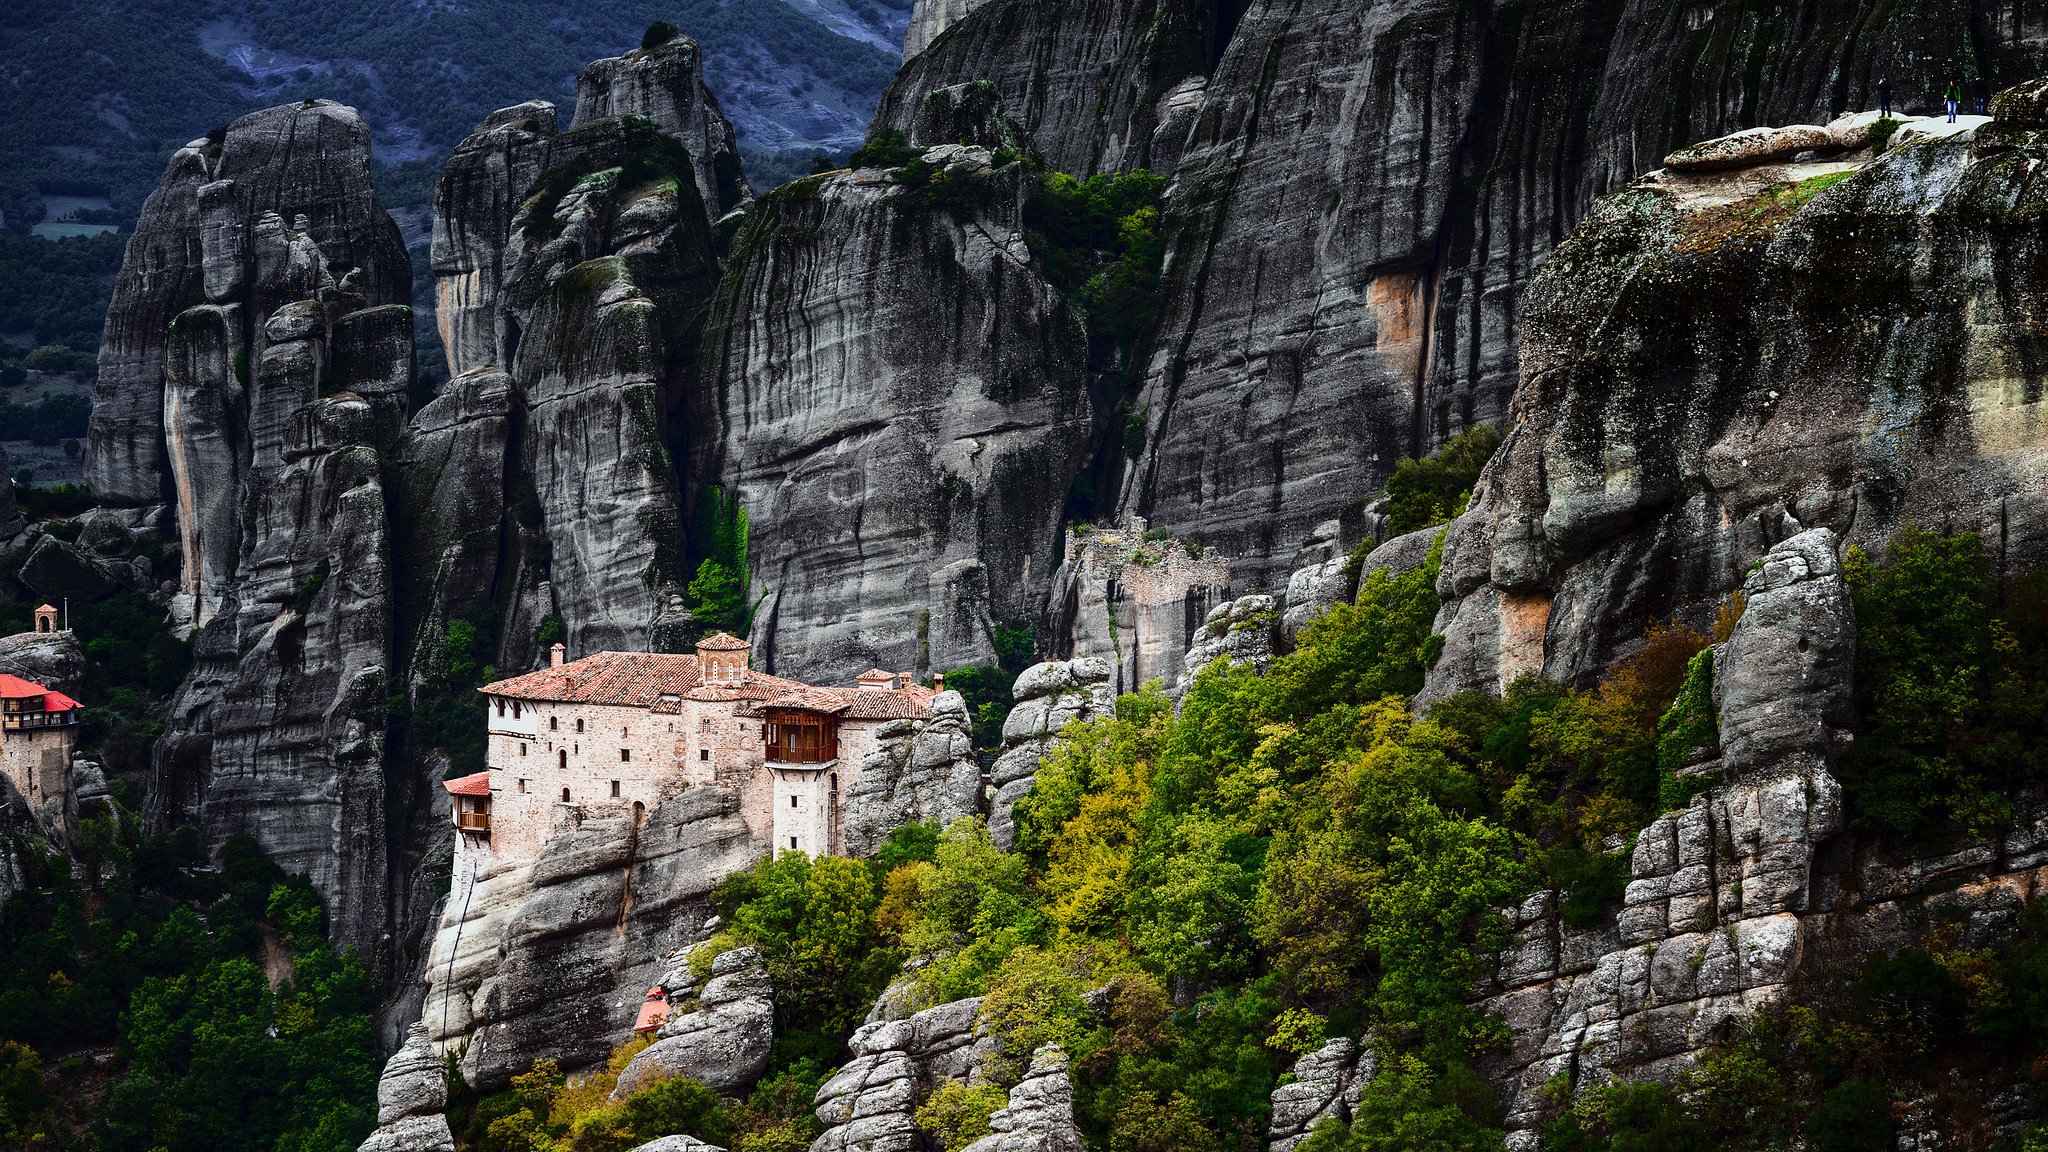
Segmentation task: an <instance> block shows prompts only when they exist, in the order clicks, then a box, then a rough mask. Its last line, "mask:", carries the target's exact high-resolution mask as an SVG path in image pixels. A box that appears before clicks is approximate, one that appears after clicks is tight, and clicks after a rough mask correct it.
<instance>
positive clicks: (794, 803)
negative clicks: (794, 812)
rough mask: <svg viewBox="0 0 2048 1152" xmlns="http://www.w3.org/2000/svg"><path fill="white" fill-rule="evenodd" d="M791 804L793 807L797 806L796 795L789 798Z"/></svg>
mask: <svg viewBox="0 0 2048 1152" xmlns="http://www.w3.org/2000/svg"><path fill="white" fill-rule="evenodd" d="M789 806H790V807H791V808H794V807H796V797H794V796H791V797H790V798H789Z"/></svg>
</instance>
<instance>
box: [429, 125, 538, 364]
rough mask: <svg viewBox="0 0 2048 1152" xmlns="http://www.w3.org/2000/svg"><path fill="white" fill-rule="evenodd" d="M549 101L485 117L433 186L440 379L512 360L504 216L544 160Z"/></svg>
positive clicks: (508, 222)
mask: <svg viewBox="0 0 2048 1152" xmlns="http://www.w3.org/2000/svg"><path fill="white" fill-rule="evenodd" d="M554 135H555V106H554V105H553V104H549V103H548V102H546V101H544V100H533V101H529V102H527V103H525V104H516V105H514V106H512V107H510V108H501V109H499V110H498V111H496V112H493V113H491V114H490V115H489V116H488V117H485V119H484V122H483V123H482V124H479V125H477V127H476V130H475V131H474V132H471V133H470V134H469V135H468V136H467V137H466V138H464V139H463V141H462V143H461V144H460V145H458V146H457V147H456V149H455V152H454V153H453V154H452V155H450V156H449V157H448V163H446V164H444V165H442V167H441V178H440V179H439V180H438V181H436V182H435V184H434V236H433V248H432V253H433V255H432V260H433V267H434V320H435V323H436V324H437V325H439V328H440V336H441V348H442V350H443V352H444V353H446V355H447V357H448V378H449V379H450V380H454V379H457V378H459V377H461V376H462V374H463V373H465V372H469V371H472V370H474V369H477V368H482V367H486V366H490V367H497V368H499V369H503V368H505V367H506V366H508V365H510V364H511V363H512V350H513V346H514V344H515V342H516V331H517V328H516V326H515V325H514V323H513V322H512V318H511V316H510V315H509V314H507V313H506V311H505V297H504V293H505V281H506V267H505V256H506V248H507V245H508V243H509V241H510V240H511V237H512V217H513V216H514V214H516V213H517V212H518V210H519V205H520V203H521V202H522V201H523V200H525V199H526V194H527V192H528V191H529V190H530V189H531V188H532V187H533V182H534V181H535V180H536V179H538V178H539V177H540V173H541V169H542V168H544V167H545V166H546V164H547V156H548V143H549V141H551V140H552V139H553V138H554Z"/></svg>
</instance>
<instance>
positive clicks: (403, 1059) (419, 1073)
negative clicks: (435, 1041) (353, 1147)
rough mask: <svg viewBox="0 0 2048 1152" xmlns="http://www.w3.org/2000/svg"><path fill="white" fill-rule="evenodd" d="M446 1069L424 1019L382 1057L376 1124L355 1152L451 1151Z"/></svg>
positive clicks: (452, 1142)
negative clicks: (444, 1111) (402, 1043)
mask: <svg viewBox="0 0 2048 1152" xmlns="http://www.w3.org/2000/svg"><path fill="white" fill-rule="evenodd" d="M447 1106H448V1073H447V1067H446V1065H445V1064H444V1063H443V1062H442V1059H441V1057H440V1055H439V1054H437V1053H436V1052H435V1051H434V1049H433V1045H431V1044H430V1043H428V1041H427V1029H426V1026H425V1025H424V1024H414V1025H413V1026H412V1027H411V1028H410V1029H409V1030H408V1031H407V1032H406V1036H405V1044H404V1045H403V1046H402V1047H400V1048H399V1050H398V1051H396V1052H394V1053H392V1055H391V1059H390V1060H389V1061H387V1062H385V1065H384V1074H383V1075H382V1076H380V1077H379V1078H378V1080H377V1128H376V1130H375V1131H373V1132H371V1133H370V1135H369V1137H368V1138H367V1139H365V1140H364V1141H363V1143H362V1144H361V1146H360V1147H359V1148H358V1149H357V1152H453V1150H454V1148H455V1137H454V1134H453V1133H452V1132H451V1131H450V1130H449V1128H448V1118H447V1117H446V1116H444V1115H442V1112H443V1110H444V1109H446V1108H447Z"/></svg>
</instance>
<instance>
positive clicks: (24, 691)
mask: <svg viewBox="0 0 2048 1152" xmlns="http://www.w3.org/2000/svg"><path fill="white" fill-rule="evenodd" d="M49 692H50V690H49V689H48V688H45V687H43V686H42V685H41V684H38V683H36V682H35V681H33V680H23V679H22V678H21V677H19V676H12V675H9V674H7V673H4V672H0V700H19V699H21V698H22V697H24V696H47V695H49Z"/></svg>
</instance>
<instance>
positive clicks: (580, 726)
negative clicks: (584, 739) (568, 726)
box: [576, 718, 583, 732]
mask: <svg viewBox="0 0 2048 1152" xmlns="http://www.w3.org/2000/svg"><path fill="white" fill-rule="evenodd" d="M576 730H577V731H578V732H581V731H583V721H582V719H580V718H579V719H578V720H577V721H576Z"/></svg>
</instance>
